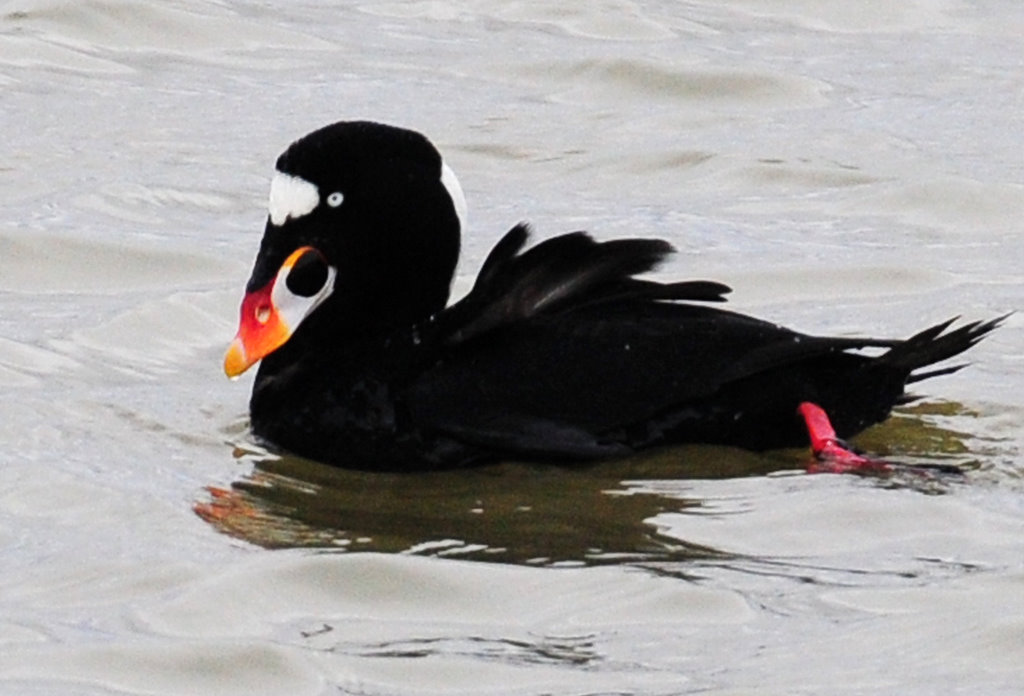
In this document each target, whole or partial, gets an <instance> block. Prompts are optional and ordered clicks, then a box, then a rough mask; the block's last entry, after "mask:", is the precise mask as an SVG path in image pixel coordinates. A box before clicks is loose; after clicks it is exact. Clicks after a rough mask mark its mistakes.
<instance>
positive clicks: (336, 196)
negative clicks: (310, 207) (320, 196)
mask: <svg viewBox="0 0 1024 696" xmlns="http://www.w3.org/2000/svg"><path fill="white" fill-rule="evenodd" d="M344 202H345V194H343V193H342V192H341V191H335V192H334V193H332V194H329V195H328V196H327V205H329V206H331V207H332V208H337V207H338V206H339V205H341V204H342V203H344Z"/></svg>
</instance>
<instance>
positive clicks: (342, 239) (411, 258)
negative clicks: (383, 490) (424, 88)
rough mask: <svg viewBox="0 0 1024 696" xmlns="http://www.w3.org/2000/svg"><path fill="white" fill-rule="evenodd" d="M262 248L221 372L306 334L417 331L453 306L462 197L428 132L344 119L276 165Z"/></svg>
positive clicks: (243, 366)
mask: <svg viewBox="0 0 1024 696" xmlns="http://www.w3.org/2000/svg"><path fill="white" fill-rule="evenodd" d="M269 208H270V210H269V215H268V217H267V224H266V229H265V231H264V233H263V241H262V243H261V244H260V250H259V254H258V255H257V257H256V262H255V265H254V267H253V270H252V275H251V276H250V277H249V282H248V284H247V285H246V289H245V297H244V299H243V300H242V309H241V318H240V321H239V328H238V334H237V335H236V337H235V340H234V341H233V342H232V343H231V346H230V347H229V348H228V352H227V354H226V355H225V358H224V371H225V372H226V373H227V374H228V375H229V376H231V377H235V376H237V375H240V374H241V373H242V372H244V371H245V370H247V369H248V368H249V367H250V366H252V365H253V364H254V363H256V362H257V361H259V360H260V359H262V358H263V357H265V356H267V355H269V354H270V353H272V352H273V351H275V350H277V349H278V348H280V347H281V346H282V345H284V344H285V343H286V342H288V341H289V340H291V339H292V337H293V336H294V335H295V334H296V333H297V332H298V331H299V328H300V326H301V327H302V330H303V332H305V333H308V334H310V335H311V336H313V334H314V332H320V333H322V334H324V335H325V336H330V335H333V336H336V337H338V338H342V337H344V336H345V334H346V333H348V334H349V335H352V336H358V335H361V334H362V335H366V334H372V333H374V332H378V331H386V330H388V329H390V328H395V327H399V326H404V325H410V324H413V323H415V322H417V321H420V320H422V319H425V318H426V317H428V316H430V315H431V314H433V313H435V312H438V311H440V310H441V309H443V308H444V306H445V304H446V303H447V301H448V293H449V288H450V285H451V280H452V276H453V274H454V271H455V265H456V262H457V261H458V256H459V238H460V233H461V229H462V227H463V226H464V224H465V209H466V204H465V199H464V198H463V195H462V190H461V188H460V186H459V183H458V180H457V179H456V178H455V175H454V174H453V173H452V171H451V169H449V168H448V166H447V165H446V164H445V163H444V161H443V160H442V158H441V155H440V154H439V153H438V151H437V150H436V149H435V148H434V146H433V145H431V143H430V141H428V140H427V139H426V138H425V137H424V136H422V135H421V134H419V133H416V132H414V131H409V130H404V129H401V128H395V127H393V126H386V125H382V124H378V123H370V122H365V121H346V122H340V123H335V124H332V125H330V126H327V127H325V128H321V129H320V130H317V131H314V132H312V133H310V134H309V135H306V136H305V137H303V138H301V139H299V140H297V141H295V142H294V143H292V144H291V146H289V147H288V149H287V150H285V152H284V154H282V155H281V156H280V157H279V158H278V160H277V167H276V171H275V173H274V178H273V180H272V181H271V184H270V204H269Z"/></svg>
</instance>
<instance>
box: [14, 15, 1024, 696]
mask: <svg viewBox="0 0 1024 696" xmlns="http://www.w3.org/2000/svg"><path fill="white" fill-rule="evenodd" d="M1021 36H1024V10H1022V8H1021V7H1020V6H1019V3H1015V2H1011V1H1010V0H992V1H991V2H953V1H947V0H917V1H914V2H904V3H891V2H881V1H880V0H879V1H875V0H870V1H868V2H860V3H842V2H837V1H826V2H818V3H811V2H802V1H800V0H789V1H786V2H776V3H769V4H765V3H760V2H753V1H749V0H728V1H726V2H713V3H710V2H709V3H704V2H685V3H669V2H660V3H659V2H626V1H624V0H608V1H604V2H597V3H589V4H580V3H576V4H571V3H550V2H539V1H538V2H506V3H495V2H485V1H483V0H476V1H474V0H465V1H463V2H445V1H443V0H438V1H435V2H376V3H362V4H360V3H345V4H335V5H333V6H331V7H321V6H319V5H316V4H309V5H304V4H298V3H283V2H280V3H273V2H262V3H241V2H235V1H234V0H220V1H214V0H209V1H200V0H194V1H191V2H186V1H184V0H182V1H181V2H170V1H166V2H159V3H142V2H134V1H130V0H107V1H103V2H101V1H99V0H95V1H94V0H82V1H79V2H56V1H46V0H11V1H8V2H3V3H0V88H2V90H3V94H2V104H3V108H2V110H0V128H2V132H3V141H2V145H0V153H2V157H0V201H2V207H3V211H4V215H3V217H2V219H0V384H2V385H3V394H4V398H3V400H2V402H0V443H2V445H3V446H2V448H0V568H2V570H3V572H2V573H0V692H3V693H4V694H88V695H90V696H92V695H103V696H109V695H114V694H181V693H211V694H236V693H237V694H254V693H259V694H289V695H293V694H337V693H359V694H394V693H444V694H459V693H465V694H479V693H495V694H544V693H558V694H597V693H622V694H675V693H695V692H701V693H721V694H726V693H729V694H739V693H758V694H763V693H779V694H783V693H785V694H793V693H807V694H817V693H857V694H874V693H893V692H896V691H897V690H898V691H899V692H901V693H911V694H916V693H920V694H933V693H972V694H974V693H987V694H1010V693H1018V692H1019V688H1020V686H1019V685H1020V683H1021V680H1022V678H1024V668H1022V667H1021V656H1022V655H1021V646H1022V645H1024V483H1022V480H1024V477H1022V470H1024V469H1022V457H1021V448H1022V444H1024V437H1022V429H1021V426H1020V422H1021V418H1022V414H1024V398H1022V396H1021V393H1022V390H1024V378H1022V375H1021V351H1020V346H1021V341H1022V324H1021V321H1020V319H1019V317H1016V316H1014V317H1011V318H1010V320H1009V321H1008V322H1007V324H1006V326H1005V327H1004V328H1002V329H1001V330H1000V331H999V332H997V334H995V335H994V336H992V337H991V338H990V339H988V340H986V341H985V342H984V343H982V344H981V345H979V346H978V347H977V348H976V349H974V350H973V351H972V353H971V355H970V359H971V361H972V365H971V367H970V368H969V369H967V370H964V371H962V372H960V373H958V374H956V375H953V376H951V377H947V378H943V379H936V380H933V381H931V382H928V383H926V384H923V385H921V390H922V391H925V392H926V393H928V394H929V395H932V398H931V399H929V400H928V401H926V402H924V403H923V404H922V405H920V406H919V407H917V408H915V409H911V410H908V411H906V412H904V413H902V414H901V415H900V416H899V417H897V418H894V419H893V420H892V421H890V422H889V423H887V424H885V425H884V426H881V427H879V428H877V429H875V430H874V431H872V432H869V433H867V434H865V435H864V436H863V437H862V438H861V440H860V444H862V445H864V446H866V447H869V448H870V449H872V450H874V451H878V452H882V453H887V454H889V455H890V456H894V457H899V458H902V459H904V460H907V461H910V462H912V463H935V462H940V463H942V462H947V463H948V462H952V463H955V464H959V465H962V466H963V467H964V468H965V471H966V473H965V475H963V476H960V477H949V476H947V477H918V476H908V477H905V478H901V479H897V480H887V481H882V480H871V479H859V478H853V477H844V476H807V475H803V474H801V473H799V472H800V469H801V468H802V467H803V466H804V465H805V464H806V453H805V452H801V451H786V452H777V453H771V454H768V455H751V454H746V453H742V452H736V451H731V450H726V449H722V448H706V447H688V448H680V449H678V450H673V451H670V452H664V453H657V454H655V455H651V456H648V457H644V458H641V459H638V460H636V461H632V462H619V463H610V464H603V465H599V466H591V467H584V468H580V469H564V468H557V467H556V468H538V467H531V466H526V465H520V464H514V463H509V464H504V465H501V466H495V467H490V468H486V469H481V470H478V471H473V472H464V473H460V474H439V475H429V476H420V477H416V476H406V477H401V476H383V475H381V476H371V475H366V474H356V473H352V472H343V471H336V470H331V469H328V468H326V467H321V466H319V465H315V464H311V463H308V462H302V461H298V460H295V459H290V458H285V459H276V458H274V457H269V456H268V455H267V454H266V453H265V452H262V451H261V450H260V449H259V448H258V447H256V445H255V444H254V443H253V442H252V441H251V440H250V439H249V438H248V436H247V433H246V421H245V411H246V402H247V399H248V389H249V385H250V383H249V382H247V381H246V380H241V381H240V382H239V383H229V382H227V381H226V380H224V379H223V377H222V374H221V372H220V356H221V354H222V350H223V348H224V346H225V343H226V341H227V340H228V339H229V338H230V336H231V335H232V334H233V331H234V323H235V316H236V311H237V309H236V307H237V302H238V300H239V298H240V293H241V290H242V286H243V284H244V281H245V279H246V277H247V274H248V267H249V264H250V263H251V261H252V258H253V255H254V254H255V250H256V245H257V242H258V238H259V235H260V232H261V230H262V223H263V217H264V215H265V209H264V203H265V196H266V190H267V185H268V179H269V173H270V170H271V166H272V163H273V161H274V158H275V157H276V155H277V154H278V152H279V151H280V150H281V149H282V148H283V147H284V146H285V145H287V144H288V143H289V142H290V141H291V140H292V139H294V138H295V137H297V136H298V135H301V134H302V133H304V132H306V131H308V130H310V129H312V128H314V127H317V126H320V125H323V124H325V123H327V122H330V121H333V120H337V119H340V118H356V117H361V118H373V119H377V120H384V121H390V122H395V123H399V124H403V125H406V126H411V127H414V128H418V129H420V130H423V131H424V132H426V133H428V134H429V135H430V136H431V137H432V138H433V139H434V140H435V142H437V143H438V144H439V146H440V147H441V148H442V149H443V150H444V152H445V153H446V157H447V159H448V161H449V162H450V163H451V164H452V166H453V168H454V169H455V170H456V171H457V172H459V175H460V179H461V181H462V184H463V186H464V188H465V189H466V193H467V197H468V198H469V202H470V208H471V210H470V217H471V227H472V231H471V235H470V236H469V238H468V239H467V240H466V242H465V258H464V259H463V263H462V266H461V267H460V285H461V286H465V285H466V283H467V282H468V281H469V279H471V278H472V276H473V274H474V273H475V269H476V268H477V267H478V265H479V263H480V261H481V260H482V257H483V255H484V254H485V253H486V252H487V250H488V249H489V247H490V245H491V244H492V243H493V242H494V241H495V240H496V239H497V238H498V236H499V235H500V234H501V233H502V232H503V231H504V230H506V229H507V228H508V227H509V226H511V224H513V223H514V222H516V221H518V220H521V219H529V220H531V221H532V222H533V223H535V225H536V227H537V230H538V233H539V234H540V235H544V234H548V233H550V234H553V233H556V232H561V231H566V230H569V229H576V228H587V229H590V230H593V231H594V232H595V233H597V234H598V236H602V237H610V236H615V235H623V234H647V235H656V236H662V237H666V238H668V239H670V240H671V241H672V242H673V243H674V244H675V245H676V246H677V247H678V249H679V250H680V252H681V253H680V254H679V255H678V257H677V258H676V259H675V260H674V261H673V262H672V263H670V264H669V265H668V266H667V267H666V268H665V271H664V272H665V273H666V275H678V276H689V277H693V276H702V277H711V278H715V279H719V280H722V281H725V282H728V283H729V284H730V285H732V286H733V287H734V288H735V290H736V291H735V293H734V295H733V296H732V299H731V302H732V304H733V305H734V306H735V307H737V308H739V309H742V310H748V311H753V312H756V313H758V314H760V315H763V316H766V317H769V318H772V319H775V320H778V321H782V322H785V323H787V324H790V325H792V326H794V327H795V328H799V329H803V330H807V331H815V332H823V333H826V332H834V333H853V332H866V333H872V334H880V335H895V336H902V335H909V334H910V333H911V332H913V331H914V330H916V329H918V328H921V327H922V326H924V325H927V324H928V323H929V322H931V323H934V322H936V321H939V320H941V319H944V318H947V317H948V316H952V315H955V314H963V315H964V316H965V317H967V318H988V317H991V316H995V315H996V314H1001V313H1003V312H1006V311H1010V310H1016V309H1020V308H1021V307H1024V290H1022V287H1024V286H1022V275H1024V272H1022V270H1021V267H1020V259H1021V258H1024V242H1022V241H1021V236H1022V231H1024V229H1022V223H1021V220H1022V219H1024V158H1022V157H1021V152H1022V147H1021V146H1022V143H1021V133H1022V132H1024V103H1022V96H1021V95H1022V94H1024V50H1022V49H1024V46H1022V40H1021V38H1020V37H1021ZM250 379H251V377H250ZM194 506H198V508H197V509H198V511H199V512H200V513H201V514H200V515H196V514H195V513H194V512H193V507H194Z"/></svg>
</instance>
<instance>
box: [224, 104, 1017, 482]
mask: <svg viewBox="0 0 1024 696" xmlns="http://www.w3.org/2000/svg"><path fill="white" fill-rule="evenodd" d="M276 169H277V171H276V173H275V174H274V178H273V180H272V182H271V186H270V205H269V207H270V214H269V217H268V219H267V223H266V229H265V231H264V234H263V240H262V243H261V245H260V249H259V254H258V256H257V258H256V262H255V266H254V268H253V271H252V275H251V277H250V278H249V282H248V285H247V286H246V294H245V298H244V300H243V301H242V308H241V322H240V327H239V330H238V335H237V336H236V338H235V340H234V342H233V343H232V344H231V346H230V348H229V349H228V352H227V355H226V357H225V363H224V368H225V371H226V372H227V374H228V375H229V376H232V377H234V376H237V375H239V374H241V373H242V372H244V371H245V370H246V369H247V368H249V367H250V366H251V365H253V364H254V363H256V362H257V361H260V360H262V364H261V365H260V367H259V371H258V373H257V375H256V380H255V385H254V387H253V392H252V399H251V401H250V412H251V423H252V430H253V432H254V433H255V434H256V435H257V436H258V437H259V438H261V439H262V440H264V441H266V442H268V443H270V444H271V445H273V446H276V447H279V448H282V449H284V450H287V451H290V452H293V453H296V454H299V455H303V456H306V457H309V458H312V459H316V460H320V461H323V462H328V463H332V464H336V465H340V466H346V467H352V468H363V469H380V470H426V469H435V468H447V467H458V466H465V465H470V464H476V463H483V462H489V461H495V460H502V459H516V460H522V459H529V460H546V461H570V460H591V459H596V458H605V457H618V456H624V455H628V454H629V453H631V452H634V451H636V450H640V449H643V448H648V447H655V446H658V445H666V444H672V443H687V442H700V443H710V444H726V445H733V446H738V447H743V448H748V449H755V450H763V449H770V448H777V447H786V446H805V445H806V443H807V437H808V435H807V430H805V427H804V423H803V421H802V420H801V418H800V415H803V416H804V417H805V418H807V419H808V422H807V425H808V427H811V426H810V423H811V420H810V418H811V416H810V415H809V414H811V413H812V411H813V414H815V415H814V417H815V418H819V417H820V418H825V420H824V421H823V422H825V423H826V424H827V423H828V417H830V419H831V427H834V430H835V431H836V433H837V434H838V435H837V436H838V437H850V436H852V435H854V434H856V433H858V432H860V431H861V430H863V429H864V428H866V427H868V426H869V425H872V424H874V423H878V422H879V421H881V420H883V419H885V418H886V417H887V416H888V415H889V412H890V410H891V409H892V407H893V406H894V405H896V404H900V403H903V402H905V401H907V400H909V399H910V398H911V397H910V396H908V395H906V394H905V392H904V387H905V385H906V384H908V383H911V382H916V381H918V380H921V379H924V378H926V377H932V376H935V375H942V374H948V373H951V372H953V371H955V370H957V369H959V368H960V367H962V365H953V366H945V367H931V368H929V366H931V365H933V364H934V363H938V362H940V361H943V360H946V359H947V358H951V357H953V356H955V355H957V354H959V353H961V352H962V351H964V350H966V349H967V348H969V347H971V346H972V345H974V344H975V343H976V342H977V341H979V340H981V338H983V337H984V336H985V335H986V334H987V333H988V332H989V331H991V330H992V329H993V328H994V327H995V326H996V325H997V324H998V322H999V320H998V319H996V320H993V321H987V322H974V323H969V324H966V325H964V326H961V327H959V328H956V329H953V330H950V326H951V324H952V321H945V322H942V323H940V324H937V325H935V326H932V327H931V328H928V329H925V330H924V331H921V332H920V333H918V334H916V335H914V336H912V337H911V338H909V339H906V340H886V339H875V338H836V337H822V336H810V335H806V334H801V333H797V332H795V331H792V330H790V329H787V328H784V327H782V326H779V325H777V324H774V323H770V322H766V321H762V320H760V319H755V318H753V317H749V316H744V315H742V314H737V313H734V312H729V311H726V310H723V309H719V308H717V307H713V306H710V304H709V303H716V302H721V301H723V300H724V295H725V294H726V293H728V292H729V288H728V287H727V286H725V285H722V284H721V283H716V282H711V281H703V280H697V281H682V282H669V283H663V282H658V281H653V280H646V279H640V278H638V277H637V276H638V274H642V273H645V272H647V271H650V270H652V269H654V268H655V267H656V266H657V265H658V264H659V262H661V261H662V260H663V259H664V258H665V257H666V255H668V254H669V253H671V252H672V247H671V246H670V245H669V244H668V243H667V242H665V241H662V240H658V239H620V240H614V241H606V242H598V241H595V240H593V239H592V238H591V237H589V236H588V235H587V234H585V233H583V232H574V233H571V234H563V235H561V236H558V237H554V238H551V239H547V240H545V241H542V242H540V243H538V244H536V245H534V246H532V247H529V248H528V245H527V242H528V237H529V230H528V228H527V226H525V225H518V226H516V227H514V228H512V230H511V231H509V232H508V233H507V234H506V235H505V236H504V237H503V238H502V239H501V240H500V241H499V242H498V244H497V245H496V246H495V247H494V249H493V250H492V251H491V253H490V255H489V256H488V257H487V259H486V260H485V262H484V264H483V266H482V268H481V269H480V272H479V275H478V276H477V279H476V282H475V284H474V285H473V288H472V290H471V291H470V292H469V293H468V294H467V295H466V296H465V297H464V298H463V299H461V300H460V301H458V302H456V303H455V304H453V305H451V306H448V296H449V288H450V284H451V282H452V277H453V274H454V270H455V265H456V261H457V260H458V256H459V244H460V233H461V232H462V230H463V229H465V201H464V198H463V194H462V191H461V189H460V187H459V184H458V181H457V180H456V178H455V176H454V174H453V173H452V171H451V169H449V168H448V166H447V165H446V164H445V163H444V161H443V160H442V158H441V155H440V154H439V153H438V151H437V150H436V149H435V148H434V147H433V145H431V143H430V142H429V141H428V140H427V139H426V138H425V137H424V136H423V135H421V134H419V133H416V132H413V131H409V130H404V129H400V128H396V127H393V126H388V125H382V124H378V123H371V122H363V121H358V122H340V123H335V124H332V125H329V126H326V127H325V128H321V129H320V130H317V131H315V132H313V133H310V134H309V135H306V136H305V137H303V138H300V139H299V140H297V141H296V142H294V143H293V144H292V145H291V146H290V147H289V148H288V149H287V150H286V151H285V152H284V154H282V155H281V156H280V157H279V158H278V160H277V168H276ZM864 348H875V349H884V352H881V354H880V355H874V356H867V355H863V354H860V353H857V352H856V351H857V350H858V349H864ZM875 352H876V353H877V352H879V351H875ZM925 368H929V369H925ZM798 409H800V410H799V413H798ZM809 409H810V410H809ZM815 409H816V410H815ZM825 413H827V414H828V417H826V416H825V415H824V414H825ZM825 427H826V431H827V432H831V430H829V429H828V428H829V426H827V425H826V426H825ZM820 432H821V431H819V433H820ZM833 434H835V433H833ZM815 437H816V436H815V434H814V431H813V430H812V439H813V438H815Z"/></svg>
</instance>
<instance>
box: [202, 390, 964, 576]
mask: <svg viewBox="0 0 1024 696" xmlns="http://www.w3.org/2000/svg"><path fill="white" fill-rule="evenodd" d="M971 415H973V414H970V413H967V412H966V411H965V409H963V407H961V406H959V405H958V404H949V403H942V404H926V405H922V406H918V407H916V408H913V409H906V410H904V411H903V412H902V413H901V414H899V415H897V416H895V417H893V418H891V419H890V420H889V421H888V422H887V423H885V424H884V425H882V426H879V427H877V428H874V429H872V430H871V431H868V432H867V433H865V434H864V436H862V437H861V438H860V439H859V444H860V445H861V446H863V447H866V448H868V449H870V450H871V451H872V452H875V453H878V454H880V455H883V456H887V457H889V458H890V459H895V460H897V461H899V462H901V463H903V464H905V465H906V466H904V467H902V468H901V469H899V470H898V471H897V473H896V474H895V475H893V476H889V477H887V478H886V479H885V480H884V481H881V482H880V483H881V484H882V485H886V486H893V485H896V486H910V487H914V488H917V489H919V490H921V491H922V492H928V493H938V492H943V490H945V488H946V487H947V486H948V484H949V479H950V477H949V476H948V475H946V474H939V473H935V472H936V471H939V470H941V469H945V468H949V467H950V466H951V465H952V466H955V467H957V468H958V470H965V469H968V468H971V467H972V466H976V465H977V462H976V461H974V460H973V459H972V455H971V450H970V448H969V447H968V445H967V444H966V443H967V441H968V440H969V436H968V435H966V434H965V433H962V432H958V431H956V430H953V429H950V428H948V427H942V425H941V422H942V419H943V418H944V417H946V416H952V417H954V420H956V421H958V422H962V419H963V417H965V416H971ZM936 419H938V422H937V421H936ZM235 456H236V457H238V458H240V459H243V460H245V461H251V463H252V471H251V472H249V473H246V474H245V475H243V476H242V477H241V478H240V479H239V480H237V481H235V482H234V483H232V485H231V487H230V489H221V488H213V487H211V488H210V489H209V493H210V497H209V500H205V501H203V502H200V503H198V504H197V505H196V512H197V513H198V514H199V515H200V516H201V517H202V518H203V519H204V520H206V521H207V522H209V523H210V524H212V525H213V526H214V527H216V528H217V529H218V530H220V531H222V532H224V533H226V534H229V535H231V536H235V537H238V538H241V539H244V540H246V541H248V542H251V543H254V544H257V545H259V546H263V547H266V548H284V547H329V548H343V549H346V550H353V551H355V550H359V551H379V552H388V553H416V554H422V555H435V556H447V557H458V558H470V559H475V560H487V561H495V562H505V563H520V564H532V565H559V564H586V565H598V564H609V563H636V562H650V561H662V560H699V559H703V560H708V559H715V558H719V559H721V558H724V557H725V556H727V554H724V553H723V552H721V551H718V550H716V549H712V548H708V547H706V546H702V545H699V544H692V543H687V542H686V541H683V540H680V539H677V538H671V537H668V536H666V535H664V534H662V533H660V532H659V530H658V528H657V527H656V526H655V524H654V518H655V517H656V516H657V515H659V514H661V513H666V512H683V513H691V514H694V513H701V514H707V510H702V501H701V499H700V498H699V497H697V496H695V495H694V494H693V492H692V491H693V490H694V489H695V488H696V486H695V485H690V484H689V483H688V481H693V480H697V479H719V478H733V477H746V476H758V475H766V474H769V473H772V472H779V471H784V470H799V469H801V468H803V467H805V466H806V465H807V464H808V463H809V462H808V453H807V452H805V451H799V450H797V451H794V450H787V451H778V452H770V453H763V454H755V453H751V452H746V451H742V450H736V449H731V448H726V447H710V446H696V445H694V446H684V447H676V448H671V449H666V450H662V451H658V452H653V453H647V454H644V455H643V456H637V457H633V458H630V459H628V460H621V461H613V462H604V463H600V464H593V465H587V466H579V465H575V466H552V465H537V464H525V463H514V462H510V463H503V464H496V465H493V466H487V467H481V468H474V469H467V470H456V471H444V472H431V473H424V474H395V473H368V472H365V471H349V470H345V469H339V468H336V467H330V466H326V465H323V464H318V463H316V462H312V461H309V460H305V459H301V458H297V457H291V456H284V457H280V458H278V457H274V456H271V455H267V454H265V453H259V452H255V451H253V450H250V449H240V448H236V450H235Z"/></svg>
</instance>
